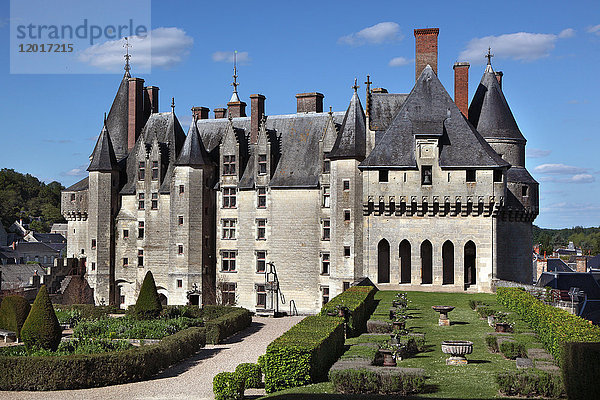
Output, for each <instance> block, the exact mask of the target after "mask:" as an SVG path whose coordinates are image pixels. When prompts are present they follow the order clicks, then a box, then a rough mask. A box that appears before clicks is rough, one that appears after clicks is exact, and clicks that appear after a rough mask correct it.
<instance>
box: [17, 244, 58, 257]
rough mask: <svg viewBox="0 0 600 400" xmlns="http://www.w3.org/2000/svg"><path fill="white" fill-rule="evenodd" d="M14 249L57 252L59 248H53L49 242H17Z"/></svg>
mask: <svg viewBox="0 0 600 400" xmlns="http://www.w3.org/2000/svg"><path fill="white" fill-rule="evenodd" d="M15 251H16V252H17V253H19V254H22V253H40V254H43V253H58V252H60V249H55V248H53V247H52V245H51V244H46V243H42V242H19V243H17V245H16V247H15Z"/></svg>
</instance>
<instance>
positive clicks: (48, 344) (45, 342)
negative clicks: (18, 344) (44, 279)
mask: <svg viewBox="0 0 600 400" xmlns="http://www.w3.org/2000/svg"><path fill="white" fill-rule="evenodd" d="M61 336H62V329H60V325H59V324H58V319H57V318H56V314H55V313H54V307H52V303H51V302H50V297H48V292H47V291H46V285H43V286H42V287H41V288H40V290H39V291H38V294H37V296H36V297H35V301H34V302H33V306H32V307H31V311H30V312H29V315H28V316H27V319H26V320H25V323H24V324H23V328H21V338H22V339H23V342H24V343H25V346H26V347H28V348H33V347H38V348H42V349H47V350H52V351H55V350H56V348H57V347H58V344H59V343H60V338H61Z"/></svg>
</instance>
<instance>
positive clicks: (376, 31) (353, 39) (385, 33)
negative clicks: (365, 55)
mask: <svg viewBox="0 0 600 400" xmlns="http://www.w3.org/2000/svg"><path fill="white" fill-rule="evenodd" d="M402 38H403V36H402V34H401V33H400V25H398V24H397V23H395V22H380V23H378V24H375V25H373V26H369V27H367V28H365V29H362V30H360V31H358V32H356V33H351V34H350V35H346V36H342V37H341V38H339V39H338V43H339V44H347V45H350V46H360V45H363V44H380V43H384V42H395V41H399V40H402Z"/></svg>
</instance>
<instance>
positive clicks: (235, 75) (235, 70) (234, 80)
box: [231, 50, 239, 93]
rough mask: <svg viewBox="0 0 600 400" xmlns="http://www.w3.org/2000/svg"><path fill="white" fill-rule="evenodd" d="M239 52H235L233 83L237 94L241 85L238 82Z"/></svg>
mask: <svg viewBox="0 0 600 400" xmlns="http://www.w3.org/2000/svg"><path fill="white" fill-rule="evenodd" d="M237 78H238V75H237V50H236V51H234V52H233V83H232V84H231V86H233V92H234V93H237V87H238V86H239V83H238V82H237Z"/></svg>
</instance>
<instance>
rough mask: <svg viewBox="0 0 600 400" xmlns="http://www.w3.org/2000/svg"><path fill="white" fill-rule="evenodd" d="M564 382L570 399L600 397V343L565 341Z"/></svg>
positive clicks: (563, 354) (563, 353) (563, 355)
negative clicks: (599, 382) (598, 380)
mask: <svg viewBox="0 0 600 400" xmlns="http://www.w3.org/2000/svg"><path fill="white" fill-rule="evenodd" d="M562 357H563V358H562V360H563V362H562V368H561V369H562V373H563V382H564V385H565V389H566V391H567V396H568V398H569V399H575V400H579V399H586V400H587V399H600V385H598V382H597V379H598V376H600V343H598V342H595V343H589V342H588V343H574V342H569V343H565V344H564V346H563V352H562Z"/></svg>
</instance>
